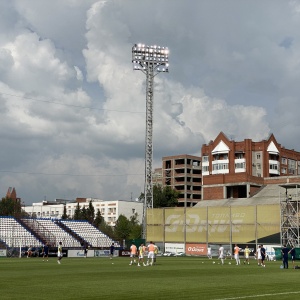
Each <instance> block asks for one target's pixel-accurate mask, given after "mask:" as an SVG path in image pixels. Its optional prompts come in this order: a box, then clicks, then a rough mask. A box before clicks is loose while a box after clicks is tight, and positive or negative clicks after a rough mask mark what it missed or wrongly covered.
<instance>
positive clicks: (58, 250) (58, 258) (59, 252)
mask: <svg viewBox="0 0 300 300" xmlns="http://www.w3.org/2000/svg"><path fill="white" fill-rule="evenodd" d="M62 258H63V252H62V242H59V244H58V247H57V263H58V264H60V261H61V259H62Z"/></svg>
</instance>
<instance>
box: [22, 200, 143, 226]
mask: <svg viewBox="0 0 300 300" xmlns="http://www.w3.org/2000/svg"><path fill="white" fill-rule="evenodd" d="M90 201H92V204H93V206H94V209H95V215H96V213H97V211H98V209H99V211H100V213H101V216H102V217H103V218H104V220H105V222H106V223H107V224H108V225H110V226H114V225H115V223H116V221H117V220H118V218H119V216H120V215H124V216H125V217H126V218H127V219H130V217H131V216H133V215H134V214H135V213H137V219H138V221H139V222H140V224H141V223H142V217H143V202H139V201H126V200H111V201H105V200H100V199H94V198H86V199H85V201H81V202H68V201H65V202H66V203H61V202H62V201H57V202H56V201H42V202H37V203H33V204H32V205H31V206H26V207H25V211H26V212H27V213H28V214H29V215H30V216H36V217H37V218H58V219H60V218H61V217H62V215H63V212H64V206H66V212H67V215H68V216H69V217H71V218H72V217H73V216H74V212H75V210H76V207H77V204H78V203H79V207H80V208H81V209H82V208H83V207H85V208H88V207H89V203H90Z"/></svg>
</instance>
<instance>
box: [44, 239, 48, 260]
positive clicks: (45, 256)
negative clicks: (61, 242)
mask: <svg viewBox="0 0 300 300" xmlns="http://www.w3.org/2000/svg"><path fill="white" fill-rule="evenodd" d="M48 255H49V246H48V243H46V244H45V245H44V247H43V261H45V259H46V258H47V261H48Z"/></svg>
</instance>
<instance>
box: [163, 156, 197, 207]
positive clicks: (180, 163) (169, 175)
mask: <svg viewBox="0 0 300 300" xmlns="http://www.w3.org/2000/svg"><path fill="white" fill-rule="evenodd" d="M162 185H163V186H170V187H172V188H173V189H175V190H177V191H179V192H180V195H179V198H178V202H179V205H178V206H184V207H189V206H194V205H195V204H197V203H198V202H199V201H200V200H201V158H200V157H199V156H193V155H188V154H182V155H176V156H166V157H163V158H162Z"/></svg>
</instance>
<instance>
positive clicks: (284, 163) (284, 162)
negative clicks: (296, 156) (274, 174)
mask: <svg viewBox="0 0 300 300" xmlns="http://www.w3.org/2000/svg"><path fill="white" fill-rule="evenodd" d="M281 163H282V164H283V165H287V159H286V158H285V157H282V158H281Z"/></svg>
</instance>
